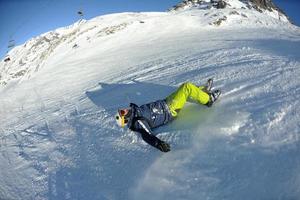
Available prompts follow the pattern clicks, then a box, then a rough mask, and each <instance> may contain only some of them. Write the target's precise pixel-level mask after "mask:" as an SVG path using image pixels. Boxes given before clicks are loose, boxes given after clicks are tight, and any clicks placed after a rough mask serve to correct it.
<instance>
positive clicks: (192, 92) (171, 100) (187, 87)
mask: <svg viewBox="0 0 300 200" xmlns="http://www.w3.org/2000/svg"><path fill="white" fill-rule="evenodd" d="M203 88H204V87H198V86H196V85H194V84H193V83H190V82H187V83H184V84H182V85H181V86H180V87H179V88H178V89H177V90H176V91H175V92H174V93H172V94H171V95H170V96H168V97H167V98H166V100H167V104H168V106H169V109H170V111H171V114H172V116H173V117H176V116H177V114H178V112H179V111H180V110H181V109H182V108H183V106H184V104H185V103H186V101H187V100H192V101H193V102H196V103H199V104H203V105H205V104H207V103H208V101H209V95H208V94H207V93H206V92H204V91H203V90H202V89H203Z"/></svg>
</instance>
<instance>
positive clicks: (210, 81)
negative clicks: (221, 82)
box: [202, 78, 214, 94]
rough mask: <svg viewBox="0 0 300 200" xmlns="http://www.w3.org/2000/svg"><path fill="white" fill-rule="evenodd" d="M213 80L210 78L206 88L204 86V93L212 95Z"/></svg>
mask: <svg viewBox="0 0 300 200" xmlns="http://www.w3.org/2000/svg"><path fill="white" fill-rule="evenodd" d="M213 82H214V81H213V79H212V78H210V79H208V80H207V82H206V84H205V86H204V88H203V89H202V90H203V91H204V92H206V93H208V94H209V93H210V91H211V88H212V85H213Z"/></svg>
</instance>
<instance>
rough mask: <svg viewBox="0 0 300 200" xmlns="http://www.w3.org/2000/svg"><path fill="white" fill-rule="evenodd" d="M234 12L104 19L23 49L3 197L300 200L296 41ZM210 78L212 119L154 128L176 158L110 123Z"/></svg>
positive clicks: (272, 23)
mask: <svg viewBox="0 0 300 200" xmlns="http://www.w3.org/2000/svg"><path fill="white" fill-rule="evenodd" d="M237 11H238V12H239V14H236V13H235V14H234V13H233V14H230V13H231V10H224V12H223V13H221V12H220V11H218V10H214V11H206V10H202V11H199V10H191V11H184V12H177V13H123V14H115V15H108V16H101V17H98V18H95V19H93V20H90V21H82V22H79V23H77V24H75V25H73V26H71V27H68V28H65V29H64V28H62V29H58V30H56V31H54V32H55V33H57V34H55V33H54V32H52V33H51V37H52V38H51V41H56V42H58V43H52V44H51V42H48V43H47V42H45V41H44V42H45V43H43V42H41V40H38V39H37V38H36V39H32V40H31V41H29V43H30V44H27V45H28V46H27V47H24V46H20V47H17V48H16V49H15V50H13V51H15V54H11V57H12V61H11V62H10V63H6V64H4V62H3V61H2V63H1V70H2V71H1V78H2V81H6V82H7V85H5V86H4V85H3V86H1V89H0V97H1V98H0V114H1V118H0V169H1V170H0V199H1V200H2V199H4V200H11V199H13V200H14V199H24V200H27V199H28V200H29V199H50V200H53V199H55V200H56V199H58V200H60V199H72V200H73V199H87V200H93V199H95V200H97V199H99V200H102V199H107V200H111V199H112V200H114V199H195V200H196V199H210V200H220V199H228V200H229V199H230V200H240V199H246V200H247V199H249V200H253V199H264V200H265V199H284V200H287V199H291V200H294V199H300V173H299V172H300V157H299V155H300V142H299V134H300V131H299V126H300V125H299V121H300V116H299V115H300V103H299V98H300V79H299V75H300V53H299V52H300V29H299V28H298V27H295V26H292V25H290V24H287V23H285V22H279V21H277V20H276V19H273V18H270V17H265V16H264V15H263V14H261V13H258V12H257V13H254V12H253V11H247V10H242V9H240V10H237ZM226 12H227V13H226ZM224 13H226V16H227V19H226V20H224V21H222V22H221V24H220V25H216V24H214V22H215V21H218V19H219V18H222V17H223V14H224ZM241 14H243V15H245V16H247V17H245V16H243V15H241ZM228 16H229V17H228ZM48 34H49V33H48ZM48 34H45V36H46V38H47V37H50V36H49V35H48ZM55 35H56V36H57V37H58V38H56V37H55ZM37 41H40V42H39V44H37ZM32 44H37V45H36V46H35V48H36V50H35V51H33V49H32V48H31V49H30V47H32V46H30V45H32ZM75 44H76V45H77V46H76V45H75ZM47 45H48V46H47ZM26 48H27V49H26ZM44 52H45V53H44ZM41 55H43V56H41ZM21 58H22V59H23V62H24V63H25V61H26V64H24V65H20V63H19V62H20V60H19V59H21ZM37 65H39V67H37ZM22 67H23V68H22ZM20 68H22V69H24V70H25V72H24V74H22V73H19V74H18V75H20V77H14V76H13V75H12V74H16V72H18V70H19V69H20ZM26 70H27V71H26ZM211 77H213V78H214V87H215V88H219V89H221V90H222V92H223V93H222V96H221V98H220V100H219V101H218V102H217V103H216V104H215V105H214V106H213V107H211V108H207V107H205V106H200V105H195V104H188V105H187V106H186V107H185V109H184V110H183V111H182V112H181V113H180V115H179V117H178V119H176V121H174V122H172V123H171V124H169V125H167V126H164V127H161V128H158V129H156V130H155V133H156V134H157V136H158V137H159V138H161V139H163V140H165V141H167V142H168V143H170V145H171V152H169V153H161V152H159V151H158V150H156V149H154V148H153V147H151V146H149V145H147V144H146V143H144V142H143V140H142V139H141V138H140V137H139V136H138V134H136V133H134V132H131V131H129V130H127V129H123V130H122V129H120V128H119V127H118V126H117V124H116V123H115V121H114V114H115V112H116V109H117V108H119V107H126V106H128V104H129V103H130V102H135V103H137V104H139V105H141V104H143V103H147V102H150V101H154V100H157V99H162V98H164V97H166V96H167V95H168V94H169V93H170V92H172V91H174V90H175V89H176V88H177V87H178V86H179V85H180V84H182V83H184V82H186V81H190V82H193V83H195V84H197V85H201V84H204V83H205V82H206V80H207V79H208V78H211Z"/></svg>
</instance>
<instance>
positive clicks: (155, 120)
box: [116, 79, 221, 152]
mask: <svg viewBox="0 0 300 200" xmlns="http://www.w3.org/2000/svg"><path fill="white" fill-rule="evenodd" d="M212 84H213V80H212V79H208V81H207V83H206V85H205V86H200V87H198V86H196V85H194V84H193V83H190V82H186V83H184V84H182V85H181V86H180V87H179V88H178V89H177V90H176V91H175V92H174V93H172V94H171V95H169V96H168V97H167V98H166V99H163V100H158V101H155V102H151V103H148V104H144V105H141V106H137V105H136V104H134V103H130V106H129V108H123V109H119V110H118V112H117V115H116V120H117V123H118V124H119V125H120V126H121V127H125V126H126V125H127V127H128V128H129V129H131V130H133V131H135V132H139V133H140V134H141V136H142V138H143V140H144V141H145V142H146V143H148V144H150V145H152V146H153V147H156V148H157V149H159V150H160V151H162V152H168V151H170V145H169V144H168V143H166V142H164V141H162V140H160V139H159V138H157V137H156V136H155V135H154V134H153V133H152V129H153V128H156V127H159V126H162V125H164V124H167V123H168V122H171V121H172V120H173V119H175V118H176V117H177V115H178V113H179V112H180V110H181V109H182V108H183V106H184V104H185V103H186V101H192V102H196V103H199V104H202V105H206V106H208V107H210V106H212V105H213V103H214V102H215V101H216V100H217V99H218V97H219V96H220V94H221V91H220V90H214V91H212V90H211V88H212Z"/></svg>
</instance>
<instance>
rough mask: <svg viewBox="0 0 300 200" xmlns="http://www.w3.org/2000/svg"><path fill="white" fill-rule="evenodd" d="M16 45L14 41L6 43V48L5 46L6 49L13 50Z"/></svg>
mask: <svg viewBox="0 0 300 200" xmlns="http://www.w3.org/2000/svg"><path fill="white" fill-rule="evenodd" d="M15 45H16V44H15V40H12V39H11V40H9V41H8V46H7V48H8V49H11V48H13V47H14V46H15Z"/></svg>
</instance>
